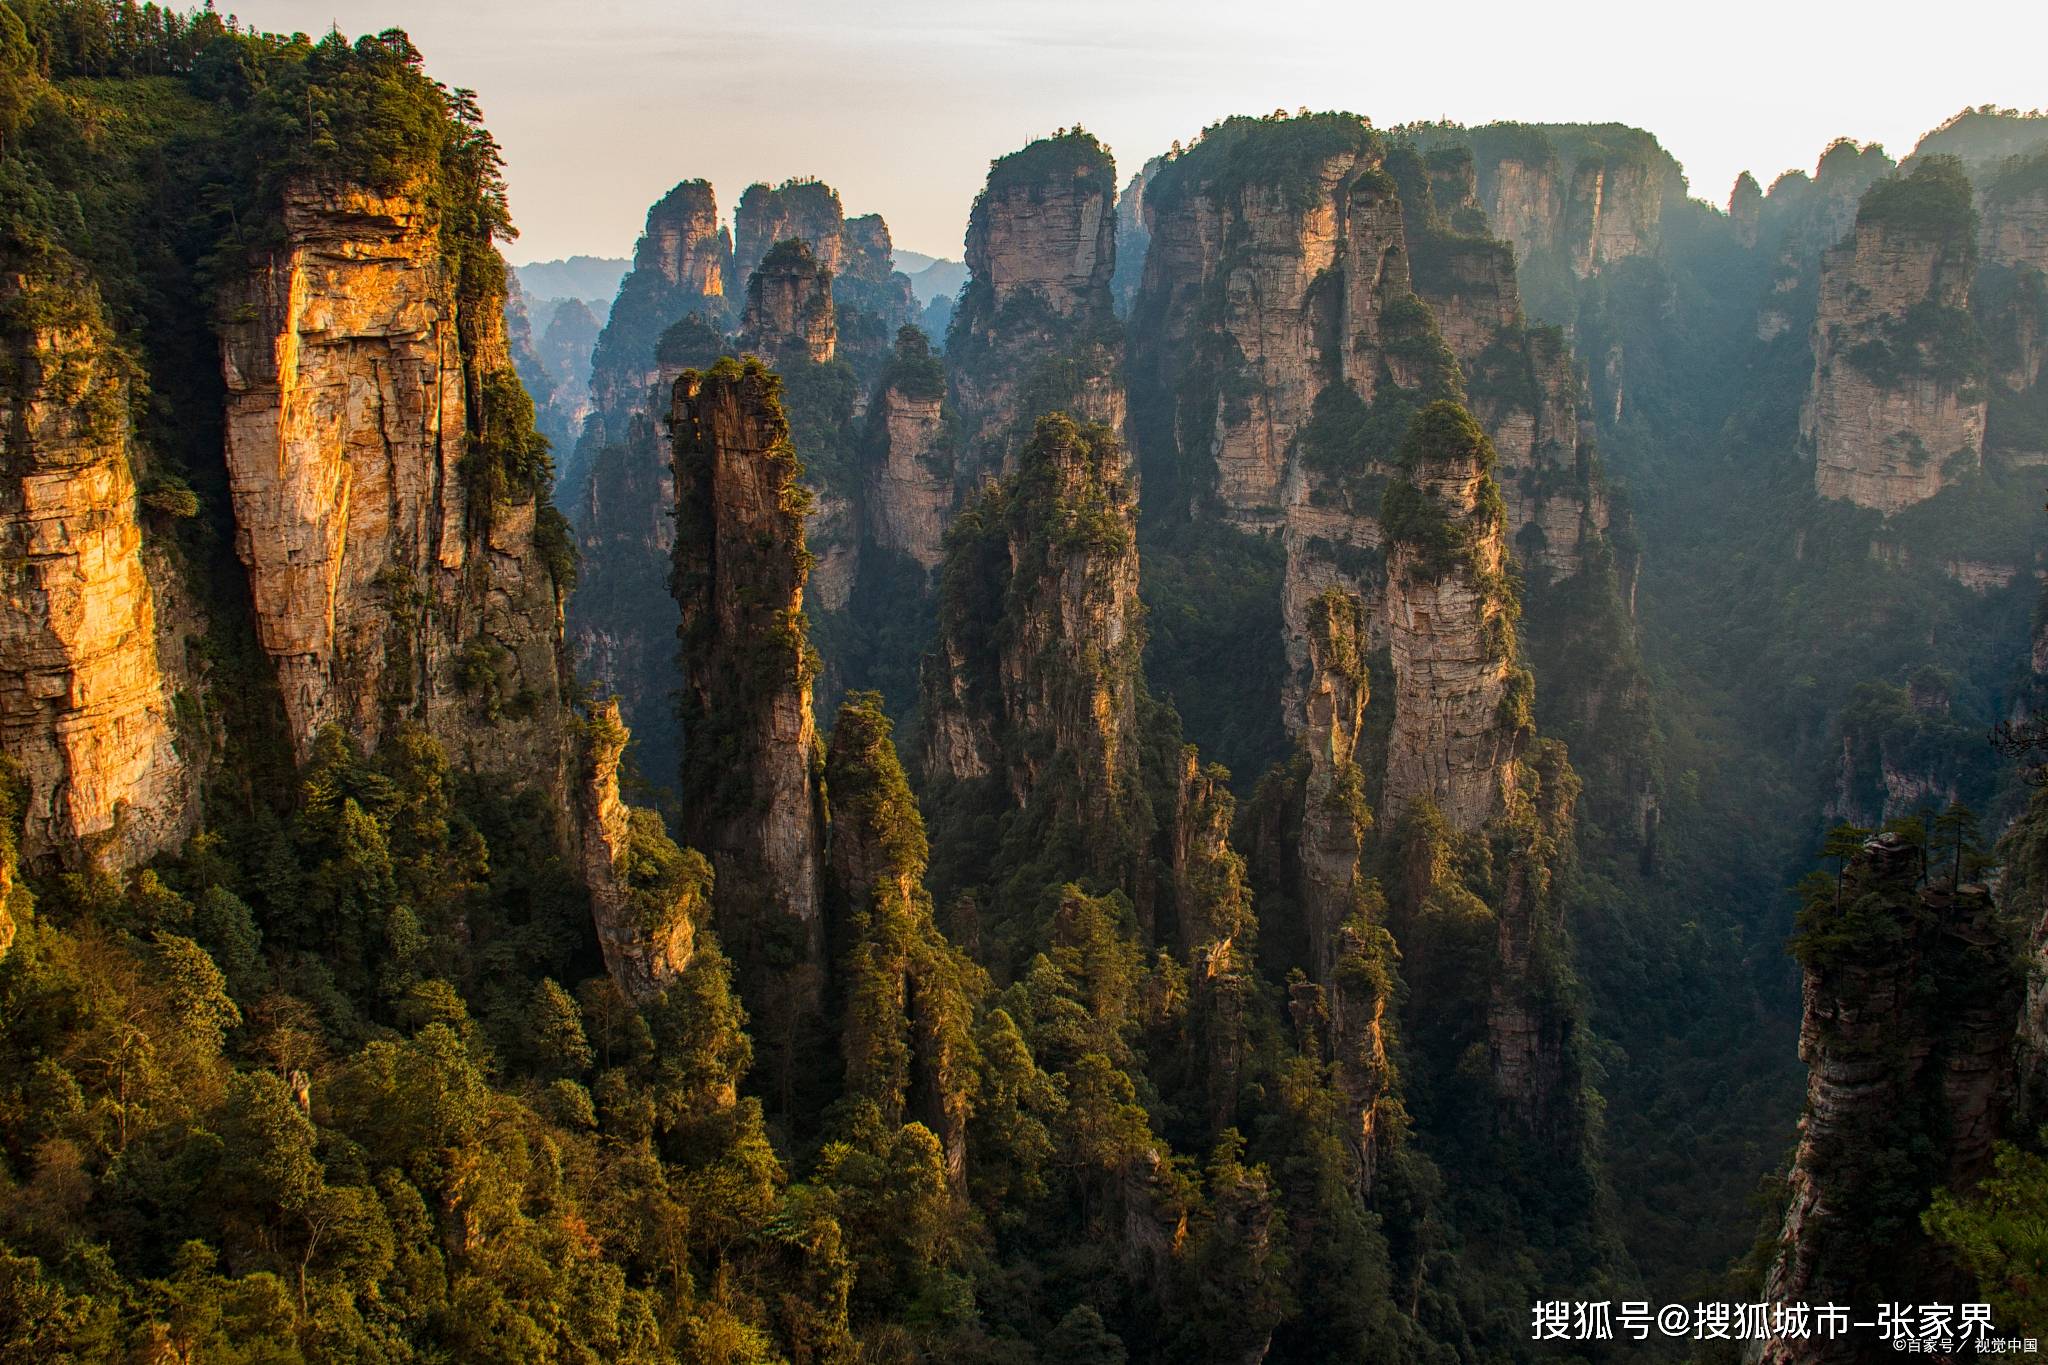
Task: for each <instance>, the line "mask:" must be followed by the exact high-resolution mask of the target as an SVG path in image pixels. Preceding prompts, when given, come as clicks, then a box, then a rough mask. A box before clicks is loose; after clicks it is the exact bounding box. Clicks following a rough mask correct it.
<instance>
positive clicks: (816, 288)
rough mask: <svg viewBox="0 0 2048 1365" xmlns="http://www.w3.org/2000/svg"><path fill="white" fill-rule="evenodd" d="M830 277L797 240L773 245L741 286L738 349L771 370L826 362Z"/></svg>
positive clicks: (833, 334) (831, 338)
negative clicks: (798, 363)
mask: <svg viewBox="0 0 2048 1365" xmlns="http://www.w3.org/2000/svg"><path fill="white" fill-rule="evenodd" d="M837 336H838V333H837V331H836V330H835V326H834V318H833V312H832V272H831V271H830V270H828V269H826V268H825V267H824V266H823V265H822V264H821V263H820V262H819V260H818V257H817V256H816V255H815V254H813V253H812V251H811V248H810V247H809V246H808V245H807V244H806V243H804V242H803V241H801V240H797V239H791V240H788V241H782V242H777V243H776V244H775V245H774V246H773V247H772V248H770V249H769V252H768V255H767V256H766V257H765V258H763V260H762V261H761V264H760V265H759V266H758V267H756V268H755V270H754V273H753V274H752V275H751V276H750V277H749V278H748V280H747V310H746V316H745V319H744V321H743V323H742V326H741V329H740V345H741V346H742V347H744V348H745V349H747V350H750V351H754V352H756V353H758V354H760V355H761V356H763V357H765V358H767V359H768V360H770V361H771V362H773V363H776V364H789V363H790V362H792V361H808V362H810V363H811V364H813V365H822V364H824V363H825V362H827V361H829V360H830V359H832V351H833V345H834V342H835V341H836V339H837Z"/></svg>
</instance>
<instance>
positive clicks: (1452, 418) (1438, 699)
mask: <svg viewBox="0 0 2048 1365" xmlns="http://www.w3.org/2000/svg"><path fill="white" fill-rule="evenodd" d="M1400 462H1401V466H1402V469H1403V478H1401V479H1400V480H1398V481H1396V482H1395V483H1394V484H1392V485H1391V486H1390V487H1389V489H1388V491H1387V496H1386V500H1385V502H1384V504H1383V511H1382V516H1381V520H1382V522H1383V523H1384V524H1385V527H1386V532H1387V536H1388V542H1389V546H1390V549H1391V553H1390V554H1389V556H1388V561H1387V602H1386V619H1387V642H1388V645H1389V648H1390V650H1391V652H1392V656H1393V667H1394V685H1395V696H1394V726H1393V735H1392V738H1391V740H1390V741H1389V746H1388V753H1387V786H1386V796H1385V805H1386V809H1387V811H1388V813H1389V814H1390V815H1394V816H1398V815H1399V814H1400V813H1401V812H1402V811H1403V810H1405V809H1406V808H1407V807H1408V806H1410V805H1412V804H1414V803H1415V802H1418V801H1428V802H1431V803H1432V804H1434V805H1435V806H1436V808H1437V809H1438V810H1439V811H1440V812H1442V814H1443V816H1444V818H1445V820H1446V821H1448V822H1449V823H1450V825H1451V827H1452V828H1453V829H1456V830H1471V829H1476V828H1478V827H1479V826H1480V825H1482V824H1484V823H1485V822H1486V821H1487V820H1488V819H1490V818H1492V817H1493V816H1494V815H1495V814H1497V813H1499V812H1500V811H1501V810H1502V808H1503V806H1504V804H1505V802H1506V799H1507V795H1508V792H1509V791H1510V789H1511V788H1512V786H1513V783H1514V779H1515V758H1516V754H1517V752H1518V751H1519V748H1520V746H1521V744H1522V742H1523V740H1524V739H1525V738H1526V735H1527V731H1528V728H1529V718H1528V705H1529V696H1530V691H1531V689H1530V683H1529V679H1528V674H1527V673H1526V672H1523V671H1521V670H1519V669H1517V668H1516V666H1515V633H1514V616H1515V606H1514V602H1513V599H1512V596H1511V595H1510V592H1509V590H1508V588H1507V587H1506V584H1505V581H1504V579H1503V576H1502V570H1503V568H1504V567H1505V564H1506V548H1505V546H1504V544H1503V536H1502V526H1501V511H1500V495H1499V492H1498V490H1497V489H1496V488H1495V486H1494V483H1493V475H1492V468H1493V450H1492V443H1491V442H1489V441H1488V440H1487V439H1486V435H1485V433H1484V432H1482V431H1481V430H1480V429H1479V427H1478V425H1477V424H1476V423H1475V422H1473V420H1472V419H1471V417H1470V416H1469V415H1467V414H1466V413H1465V412H1464V411H1463V410H1461V409H1460V408H1458V407H1457V406H1456V405H1454V404H1450V403H1436V404H1433V405H1432V406H1430V407H1429V408H1427V409H1425V410H1424V411H1423V412H1422V413H1421V414H1420V415H1418V416H1417V417H1416V419H1415V422H1414V424H1413V426H1411V427H1410V429H1409V433H1408V436H1407V437H1406V439H1405V440H1404V441H1403V443H1402V449H1401V454H1400Z"/></svg>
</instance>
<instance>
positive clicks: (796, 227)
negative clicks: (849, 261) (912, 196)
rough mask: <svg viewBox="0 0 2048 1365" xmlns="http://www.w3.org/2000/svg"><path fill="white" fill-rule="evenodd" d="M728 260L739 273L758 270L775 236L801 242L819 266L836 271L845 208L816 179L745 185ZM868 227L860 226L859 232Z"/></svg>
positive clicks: (843, 239) (842, 243) (842, 241)
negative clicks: (775, 184)
mask: <svg viewBox="0 0 2048 1365" xmlns="http://www.w3.org/2000/svg"><path fill="white" fill-rule="evenodd" d="M732 225H733V260H734V263H735V265H736V266H737V268H738V271H739V273H740V274H741V275H742V276H745V275H749V274H752V273H753V272H754V271H755V270H758V269H759V268H760V266H761V263H762V262H763V261H764V260H766V259H767V257H768V253H769V252H770V251H772V250H774V248H775V245H776V244H777V243H778V242H787V241H791V240H795V241H800V242H803V243H805V244H806V245H808V246H809V247H810V248H811V253H812V254H813V255H815V256H816V257H817V258H818V267H819V268H820V269H821V270H825V271H828V272H830V273H831V274H834V275H837V274H838V273H839V272H840V270H841V268H842V265H843V260H844V257H845V255H846V228H847V222H846V210H845V209H844V208H842V207H841V206H840V202H839V191H837V190H835V189H833V188H832V187H831V186H830V185H827V184H824V183H822V182H820V181H817V180H801V179H799V180H785V181H784V182H783V183H782V184H781V185H779V186H777V187H775V188H773V189H771V188H769V187H768V186H767V185H765V184H753V185H749V186H747V189H746V192H745V193H744V194H742V195H741V196H740V203H739V208H738V209H737V210H736V211H735V212H734V214H733V224H732ZM870 231H871V229H862V232H863V234H866V233H868V232H870Z"/></svg>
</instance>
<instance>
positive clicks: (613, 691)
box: [559, 180, 741, 783]
mask: <svg viewBox="0 0 2048 1365" xmlns="http://www.w3.org/2000/svg"><path fill="white" fill-rule="evenodd" d="M732 255H733V253H732V245H731V240H730V236H729V234H728V233H727V232H726V230H725V229H724V228H723V227H722V226H720V224H719V221H718V202H717V199H716V198H715V196H714V195H713V194H712V190H711V186H710V185H709V184H708V183H707V182H705V181H702V180H686V181H684V182H682V183H681V184H679V185H677V186H676V187H675V188H674V189H673V190H671V191H669V193H668V194H667V195H665V196H663V198H662V199H661V200H660V201H659V202H657V203H656V204H655V205H654V206H653V207H652V208H650V209H649V210H648V211H647V228H646V231H645V232H644V233H643V234H642V235H641V237H640V241H639V244H638V246H637V247H636V248H635V250H634V253H633V268H632V270H631V271H630V272H628V273H627V275H626V277H625V279H624V280H623V281H622V282H621V284H620V286H619V294H618V297H617V298H616V299H615V300H614V301H613V303H612V311H611V317H610V320H609V321H608V322H607V323H606V324H605V328H604V331H603V332H602V334H601V335H600V336H599V338H598V342H597V346H596V349H595V351H594V353H593V355H592V358H591V362H590V365H591V378H590V389H591V398H590V410H589V412H588V413H587V414H586V417H585V420H584V423H583V427H582V436H581V438H580V439H579V441H578V442H577V445H576V449H575V452H574V454H573V456H571V457H570V458H569V459H567V460H566V461H565V462H564V463H563V465H562V468H561V471H560V479H559V483H560V487H561V488H562V490H563V492H562V497H563V499H564V500H565V504H566V505H567V506H568V508H569V509H570V514H571V517H572V518H573V520H574V522H575V526H576V538H577V544H578V546H579V548H580V549H581V551H582V560H583V567H582V571H581V573H580V574H579V575H578V579H577V588H576V593H575V595H574V596H573V597H572V598H571V599H570V601H569V606H568V635H569V642H570V648H571V651H572V654H573V657H574V658H575V660H576V666H577V669H578V671H579V672H580V673H581V674H582V675H583V676H585V677H587V678H589V679H590V680H591V681H592V682H594V683H596V684H597V685H598V686H599V687H600V688H602V689H603V690H604V691H605V692H606V693H607V694H609V695H611V696H613V697H615V698H616V699H617V701H618V703H619V708H620V713H621V716H622V718H623V721H624V723H625V725H626V727H627V728H628V729H629V730H631V731H632V733H633V736H634V738H635V741H636V744H635V749H634V754H635V758H636V759H637V761H638V762H639V764H640V765H641V768H642V770H643V771H644V772H646V773H648V774H650V775H652V776H654V777H655V779H656V780H658V781H662V782H664V783H665V782H666V781H667V779H668V776H669V774H671V773H673V772H674V771H675V770H676V764H677V763H678V761H679V758H680V753H681V736H680V735H679V734H678V732H677V727H676V720H675V712H674V705H673V702H672V700H671V692H672V691H673V688H672V686H671V683H670V681H669V679H668V671H669V663H670V660H671V659H672V657H673V653H674V648H675V646H674V640H675V628H676V614H675V613H676V607H675V599H674V598H673V597H671V596H670V595H669V591H668V575H669V557H670V552H671V550H672V548H673V546H674V544H675V519H674V517H673V516H671V515H670V512H671V509H672V508H673V507H674V506H675V490H674V484H673V482H672V479H671V471H670V444H669V438H668V431H667V420H668V410H669V401H670V390H671V388H672V387H673V385H674V384H675V381H676V377H677V376H678V375H679V374H681V373H682V372H683V370H685V369H687V368H690V367H693V366H704V365H709V364H710V363H711V362H712V361H713V360H716V359H717V358H718V357H719V355H720V354H722V353H723V352H724V351H725V350H726V349H727V346H728V342H727V340H726V337H725V331H726V329H727V327H729V326H730V325H732V324H733V323H735V322H736V321H737V320H738V319H737V317H736V316H735V312H736V309H737V307H738V306H739V304H740V302H741V300H740V299H739V298H738V297H736V296H737V295H738V293H739V291H738V290H737V289H736V288H735V286H734V280H733V259H732Z"/></svg>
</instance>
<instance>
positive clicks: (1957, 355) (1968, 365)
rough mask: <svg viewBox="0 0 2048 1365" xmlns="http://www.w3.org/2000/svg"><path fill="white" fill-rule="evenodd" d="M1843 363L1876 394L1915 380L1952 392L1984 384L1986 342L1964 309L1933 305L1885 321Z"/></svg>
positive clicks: (1931, 302) (1922, 305) (1930, 302)
mask: <svg viewBox="0 0 2048 1365" xmlns="http://www.w3.org/2000/svg"><path fill="white" fill-rule="evenodd" d="M1847 358H1848V361H1849V363H1850V364H1852V365H1854V366H1855V367H1856V368H1857V369H1859V370H1861V371H1862V372H1863V373H1864V375H1866V376H1867V377H1868V378H1869V379H1870V380H1871V382H1872V383H1875V384H1876V385H1878V386H1879V387H1880V388H1887V389H1896V388H1901V387H1903V386H1904V385H1905V384H1906V382H1907V381H1909V380H1913V379H1932V380H1934V381H1935V382H1937V383H1940V384H1944V385H1947V386H1949V387H1951V388H1957V387H1961V386H1963V385H1966V384H1980V383H1982V382H1983V380H1984V358H1985V346H1984V336H1983V333H1982V332H1980V331H1979V330H1978V327H1977V320H1976V319H1975V318H1974V317H1972V316H1971V314H1970V310H1968V309H1967V308H1948V307H1944V306H1943V305H1941V304H1939V303H1936V302H1935V301H1934V300H1932V299H1923V300H1921V301H1920V302H1919V303H1916V304H1914V305H1913V306H1912V307H1910V308H1908V309H1907V310H1906V311H1905V312H1904V313H1899V314H1895V315H1893V316H1891V317H1887V318H1885V319H1884V320H1883V321H1882V322H1881V323H1880V324H1879V326H1878V330H1877V334H1876V335H1874V336H1871V337H1868V338H1867V339H1865V340H1863V341H1859V342H1857V343H1856V344H1855V345H1854V346H1852V347H1850V348H1849V350H1848V352H1847Z"/></svg>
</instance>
